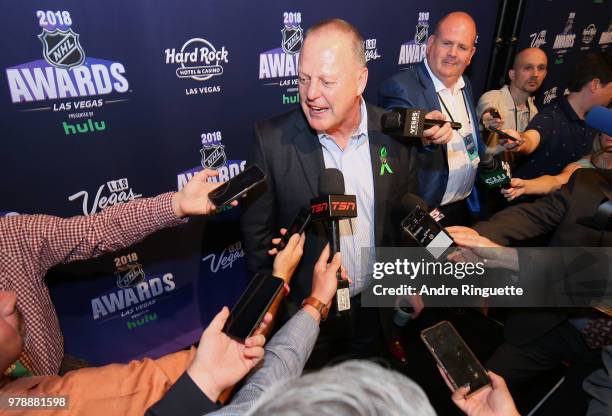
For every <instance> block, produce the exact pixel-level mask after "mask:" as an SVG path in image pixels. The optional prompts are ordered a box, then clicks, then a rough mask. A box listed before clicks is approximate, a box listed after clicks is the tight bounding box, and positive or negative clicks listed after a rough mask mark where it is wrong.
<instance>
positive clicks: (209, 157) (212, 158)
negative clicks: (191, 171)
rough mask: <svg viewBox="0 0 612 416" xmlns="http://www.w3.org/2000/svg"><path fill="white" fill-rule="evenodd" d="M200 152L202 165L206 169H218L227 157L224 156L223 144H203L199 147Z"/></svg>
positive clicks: (223, 164)
mask: <svg viewBox="0 0 612 416" xmlns="http://www.w3.org/2000/svg"><path fill="white" fill-rule="evenodd" d="M200 153H201V154H202V167H203V168H208V169H219V168H220V167H221V166H225V163H226V162H227V157H226V156H225V146H223V145H222V144H213V145H208V146H207V145H204V146H203V147H202V149H200Z"/></svg>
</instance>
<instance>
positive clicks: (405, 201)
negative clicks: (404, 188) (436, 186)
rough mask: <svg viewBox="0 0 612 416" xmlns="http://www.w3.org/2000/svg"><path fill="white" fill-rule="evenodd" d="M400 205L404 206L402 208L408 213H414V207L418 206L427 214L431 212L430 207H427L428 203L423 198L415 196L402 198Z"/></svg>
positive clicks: (410, 195)
mask: <svg viewBox="0 0 612 416" xmlns="http://www.w3.org/2000/svg"><path fill="white" fill-rule="evenodd" d="M400 205H401V206H402V208H404V209H405V210H406V212H407V213H408V212H410V211H412V210H413V209H414V207H416V206H419V207H421V209H422V210H423V211H425V212H429V211H430V209H429V206H428V205H427V202H425V201H424V200H423V199H422V198H421V197H419V196H417V195H415V194H406V195H404V196H403V197H402V200H401V202H400Z"/></svg>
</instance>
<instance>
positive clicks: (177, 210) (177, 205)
mask: <svg viewBox="0 0 612 416" xmlns="http://www.w3.org/2000/svg"><path fill="white" fill-rule="evenodd" d="M172 212H174V215H176V217H177V218H183V217H185V213H184V212H183V210H182V209H181V193H180V192H174V193H173V194H172Z"/></svg>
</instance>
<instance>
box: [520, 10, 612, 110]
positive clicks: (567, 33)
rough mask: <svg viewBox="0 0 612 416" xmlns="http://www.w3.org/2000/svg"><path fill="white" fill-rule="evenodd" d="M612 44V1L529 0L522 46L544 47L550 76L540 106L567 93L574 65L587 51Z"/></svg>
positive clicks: (605, 48) (539, 98)
mask: <svg viewBox="0 0 612 416" xmlns="http://www.w3.org/2000/svg"><path fill="white" fill-rule="evenodd" d="M611 44H612V8H611V7H610V2H609V1H608V0H585V1H575V0H554V1H551V0H530V1H527V2H526V8H525V13H524V15H523V23H522V26H521V31H520V34H519V39H518V49H519V50H520V49H523V48H527V47H530V46H532V47H536V48H541V49H542V50H544V52H546V55H547V56H548V75H547V76H546V79H545V80H544V82H543V83H542V86H541V87H540V89H539V91H538V93H537V95H536V105H538V107H539V106H541V105H543V104H548V103H550V102H551V101H552V100H554V99H556V98H558V97H561V96H563V95H564V94H567V91H566V87H567V84H568V79H569V76H570V73H571V70H572V67H573V66H574V64H575V63H576V62H578V61H579V60H580V59H581V57H582V56H584V54H587V53H589V52H598V51H606V52H607V53H610V51H609V49H608V48H609V47H610V45H611Z"/></svg>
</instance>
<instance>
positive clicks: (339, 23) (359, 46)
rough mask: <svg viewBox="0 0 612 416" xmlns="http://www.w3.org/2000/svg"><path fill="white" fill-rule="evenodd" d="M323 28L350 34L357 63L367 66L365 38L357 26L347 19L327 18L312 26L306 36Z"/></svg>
mask: <svg viewBox="0 0 612 416" xmlns="http://www.w3.org/2000/svg"><path fill="white" fill-rule="evenodd" d="M322 29H333V30H337V31H339V32H342V33H344V34H347V35H349V36H350V37H351V41H352V44H353V48H352V49H353V53H354V55H355V59H356V61H357V63H358V64H359V65H360V66H366V58H365V40H364V39H363V36H361V33H359V31H358V30H357V28H356V27H355V26H353V25H352V24H350V23H349V22H347V21H346V20H343V19H339V18H333V19H325V20H321V21H320V22H318V23H315V24H314V25H313V26H311V27H310V28H309V29H308V30H307V31H306V37H308V35H310V34H312V33H314V32H317V31H319V30H322Z"/></svg>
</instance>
